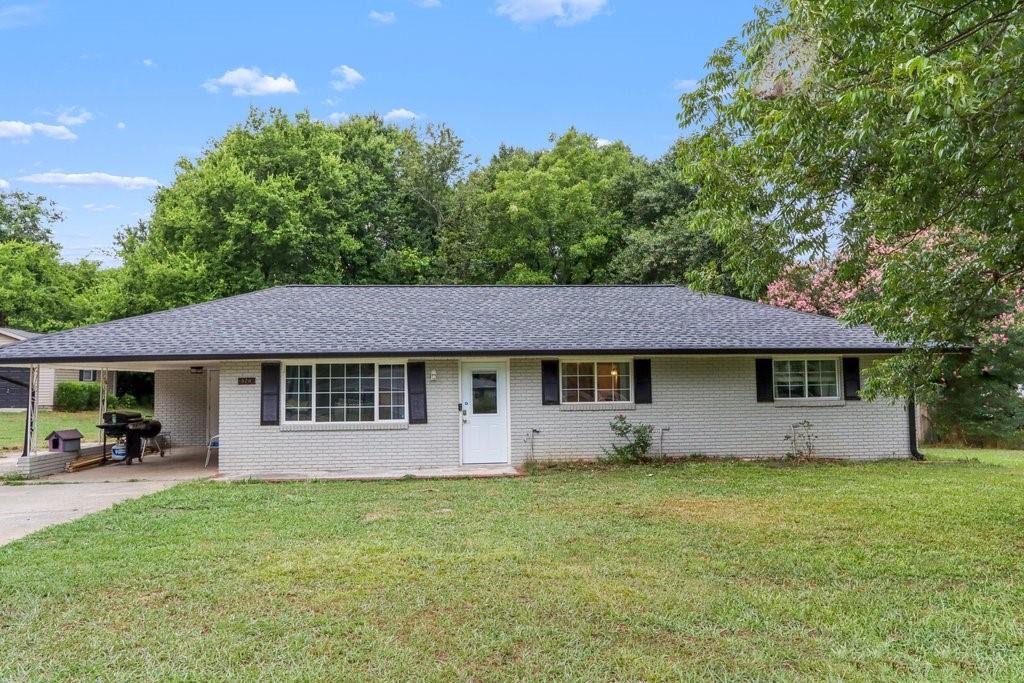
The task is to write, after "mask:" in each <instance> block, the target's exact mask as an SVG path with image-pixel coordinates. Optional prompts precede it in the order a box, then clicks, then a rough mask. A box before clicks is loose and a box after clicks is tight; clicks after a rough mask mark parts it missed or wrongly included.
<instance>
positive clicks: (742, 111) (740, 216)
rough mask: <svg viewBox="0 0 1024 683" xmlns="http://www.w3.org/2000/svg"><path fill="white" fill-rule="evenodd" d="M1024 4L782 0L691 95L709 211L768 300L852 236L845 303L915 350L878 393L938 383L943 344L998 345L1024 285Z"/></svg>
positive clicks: (754, 290)
mask: <svg viewBox="0 0 1024 683" xmlns="http://www.w3.org/2000/svg"><path fill="white" fill-rule="evenodd" d="M1022 17H1024V3H1022V2H1020V0H987V1H985V2H972V1H970V0H967V1H965V0H922V1H919V2H902V1H895V2H882V3H879V2H860V1H859V0H777V1H772V2H769V3H768V4H767V5H766V6H764V7H762V8H760V9H759V10H758V11H757V16H756V18H755V19H754V20H753V21H752V22H751V23H749V24H748V25H747V26H746V27H745V28H744V30H743V33H742V36H741V37H739V38H737V39H733V40H730V41H729V42H728V43H726V44H725V45H724V46H723V47H722V48H721V49H719V50H717V51H716V52H715V53H714V54H713V55H712V57H711V59H710V61H709V62H708V73H707V75H706V76H705V78H704V79H703V80H702V81H701V82H700V84H699V87H698V88H697V89H696V90H695V91H694V92H692V93H689V94H687V95H684V96H683V98H682V115H681V123H682V125H683V126H685V127H688V128H691V129H693V130H696V133H695V134H694V136H693V139H692V142H691V144H690V145H687V146H686V147H684V148H683V154H682V156H681V164H682V166H683V168H684V170H685V171H686V172H687V175H688V177H689V178H690V179H691V180H692V181H694V182H699V190H698V194H697V198H696V203H695V210H696V213H695V215H696V218H697V221H698V224H699V225H702V226H704V227H706V228H708V229H709V230H712V231H714V233H715V235H716V237H717V238H718V239H719V240H720V241H721V243H722V244H724V245H725V246H726V248H727V250H728V254H729V258H728V261H727V263H726V267H727V268H728V269H729V270H730V271H731V272H732V273H733V274H734V275H735V277H736V278H737V280H738V281H739V283H740V284H741V285H742V287H743V289H744V291H745V292H746V293H747V294H748V295H750V296H759V295H761V294H762V293H763V291H764V287H765V286H766V285H767V284H768V283H769V282H771V281H772V280H774V279H775V278H776V276H778V274H779V273H780V272H781V270H782V269H783V268H784V267H785V266H786V265H787V264H788V263H789V262H791V261H792V260H793V259H800V258H804V257H808V256H814V255H820V254H822V253H825V252H828V251H834V250H837V249H841V250H842V252H843V253H844V256H845V257H846V263H847V265H846V267H845V268H844V270H843V272H841V273H840V274H839V276H840V277H844V278H846V279H847V280H849V281H850V282H854V283H856V282H860V281H863V280H864V279H865V278H869V279H870V280H871V281H872V282H875V283H877V286H876V287H875V288H873V289H872V292H873V295H872V296H871V297H870V298H867V299H865V300H863V301H856V302H854V303H853V304H852V305H851V306H850V307H849V310H848V313H847V317H848V319H849V320H851V321H853V322H867V323H870V324H872V325H873V326H874V327H875V328H876V329H877V330H878V331H880V332H882V333H883V334H885V335H887V336H888V337H889V338H890V339H893V340H895V341H900V342H905V343H907V344H909V345H910V346H911V351H910V352H909V353H907V354H903V355H901V356H900V357H898V358H894V359H892V360H890V361H887V362H886V363H883V364H881V365H880V366H877V371H876V372H874V373H873V374H872V377H871V378H870V380H869V383H868V389H869V391H874V392H885V393H895V394H908V393H910V392H913V391H915V390H916V391H918V392H924V393H931V391H930V390H932V389H934V388H935V380H937V379H938V378H939V376H940V367H941V365H942V364H943V362H944V361H943V360H942V359H941V357H940V354H939V353H937V352H939V351H943V350H947V349H949V348H951V347H966V346H970V347H974V348H975V349H976V350H977V353H987V352H989V350H991V348H992V345H993V343H994V344H996V345H998V344H999V343H1005V338H1006V336H1007V335H1006V334H1005V333H1006V332H1007V331H1008V329H1009V328H1010V327H1015V326H1019V322H1020V321H1019V319H1018V318H1019V316H1020V314H1021V312H1022V311H1021V308H1020V295H1021V292H1022V288H1024V97H1022V90H1021V88H1022V86H1024V79H1022V78H1021V74H1024V38H1022V36H1024V22H1022Z"/></svg>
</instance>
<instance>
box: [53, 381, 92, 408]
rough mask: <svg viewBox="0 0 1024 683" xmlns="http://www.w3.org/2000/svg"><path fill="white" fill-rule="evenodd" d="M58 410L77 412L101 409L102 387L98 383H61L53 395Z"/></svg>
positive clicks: (54, 405) (54, 404)
mask: <svg viewBox="0 0 1024 683" xmlns="http://www.w3.org/2000/svg"><path fill="white" fill-rule="evenodd" d="M53 407H54V408H55V409H56V410H65V411H68V412H77V411H79V410H96V409H97V408H99V407H100V385H99V383H97V382H61V383H60V384H58V385H57V391H55V392H54V394H53Z"/></svg>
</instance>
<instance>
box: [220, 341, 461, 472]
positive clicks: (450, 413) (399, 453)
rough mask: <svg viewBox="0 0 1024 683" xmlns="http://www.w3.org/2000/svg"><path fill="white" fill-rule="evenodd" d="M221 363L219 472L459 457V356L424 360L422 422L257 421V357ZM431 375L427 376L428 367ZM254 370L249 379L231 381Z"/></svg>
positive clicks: (433, 462)
mask: <svg viewBox="0 0 1024 683" xmlns="http://www.w3.org/2000/svg"><path fill="white" fill-rule="evenodd" d="M220 367H221V370H220V472H221V474H222V475H225V476H230V477H246V476H253V477H273V476H277V475H282V476H284V475H308V476H317V475H318V474H324V475H326V474H329V473H331V472H338V471H344V470H363V469H370V468H379V469H413V468H421V467H457V466H458V465H459V415H458V411H456V409H455V407H456V403H457V402H458V400H459V384H458V362H457V361H455V360H434V361H427V362H426V371H427V415H428V423H427V424H424V425H408V424H402V425H386V424H379V425H377V424H362V425H361V424H346V425H337V426H332V427H331V428H327V429H325V428H324V427H323V426H318V425H315V424H311V425H284V424H282V425H279V426H261V425H260V384H259V383H260V364H259V363H258V362H224V363H221V366H220ZM435 371H436V373H437V379H435V380H431V379H430V377H431V373H432V372H435ZM239 377H255V378H256V384H255V385H240V384H238V378H239Z"/></svg>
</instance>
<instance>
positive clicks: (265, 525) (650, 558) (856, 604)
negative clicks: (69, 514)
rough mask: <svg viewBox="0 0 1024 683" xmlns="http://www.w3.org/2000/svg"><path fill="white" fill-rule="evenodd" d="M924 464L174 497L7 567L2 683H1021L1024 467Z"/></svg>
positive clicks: (649, 471) (18, 545)
mask: <svg viewBox="0 0 1024 683" xmlns="http://www.w3.org/2000/svg"><path fill="white" fill-rule="evenodd" d="M929 455H930V456H932V458H933V459H932V460H931V461H930V462H927V463H912V462H892V463H873V464H851V465H832V464H811V465H799V466H787V465H778V464H776V465H768V464H752V463H739V462H725V463H686V464H679V465H669V466H660V467H659V466H643V467H622V468H607V469H603V468H593V469H578V470H570V471H567V470H557V471H548V472H543V473H541V474H539V475H537V476H532V477H525V478H521V479H492V480H465V481H397V482H373V483H367V482H338V483H316V482H314V483H290V484H262V483H259V484H257V483H252V484H245V483H243V484H223V483H211V482H206V483H193V484H185V485H181V486H178V487H176V488H173V489H170V490H168V491H165V492H163V493H159V494H156V495H152V496H149V497H146V498H142V499H139V500H135V501H131V502H127V503H124V504H121V505H118V506H117V507H116V508H114V509H112V510H109V511H107V512H103V513H99V514H96V515H92V516H89V517H86V518H84V519H82V520H80V521H78V522H75V523H72V524H68V525H64V526H61V527H55V528H51V529H48V530H45V531H43V532H40V533H38V534H35V535H33V536H30V537H28V538H26V539H23V540H21V541H18V542H15V543H13V544H10V545H8V546H4V547H0V652H3V653H4V656H3V657H2V658H0V679H3V680H8V679H68V678H72V679H96V678H113V679H150V680H156V679H174V680H202V679H226V678H233V679H253V678H261V679H267V680H316V679H334V680H337V679H343V680H382V679H384V680H438V679H440V680H510V681H511V680H523V679H560V680H561V679H574V680H583V681H592V680H645V681H655V680H678V679H699V680H706V679H772V680H801V679H805V680H808V679H831V680H839V679H844V680H871V681H876V680H894V679H915V680H916V679H935V680H964V679H978V680H992V679H1000V680H1007V679H1013V678H1018V677H1020V676H1021V675H1022V673H1021V672H1024V453H1021V452H1017V453H1013V452H1002V453H993V452H983V453H979V452H971V451H953V450H944V451H931V452H930V453H929ZM979 455H980V456H981V457H982V458H983V460H982V461H977V460H973V461H966V460H962V459H961V458H965V457H967V458H974V457H978V456H979ZM0 495H2V489H0Z"/></svg>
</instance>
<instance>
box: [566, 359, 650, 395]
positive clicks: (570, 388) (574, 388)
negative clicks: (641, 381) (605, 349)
mask: <svg viewBox="0 0 1024 683" xmlns="http://www.w3.org/2000/svg"><path fill="white" fill-rule="evenodd" d="M632 389H633V386H632V377H631V372H630V362H629V361H571V362H564V363H562V403H625V402H629V401H631V400H632V398H633V393H632Z"/></svg>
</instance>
